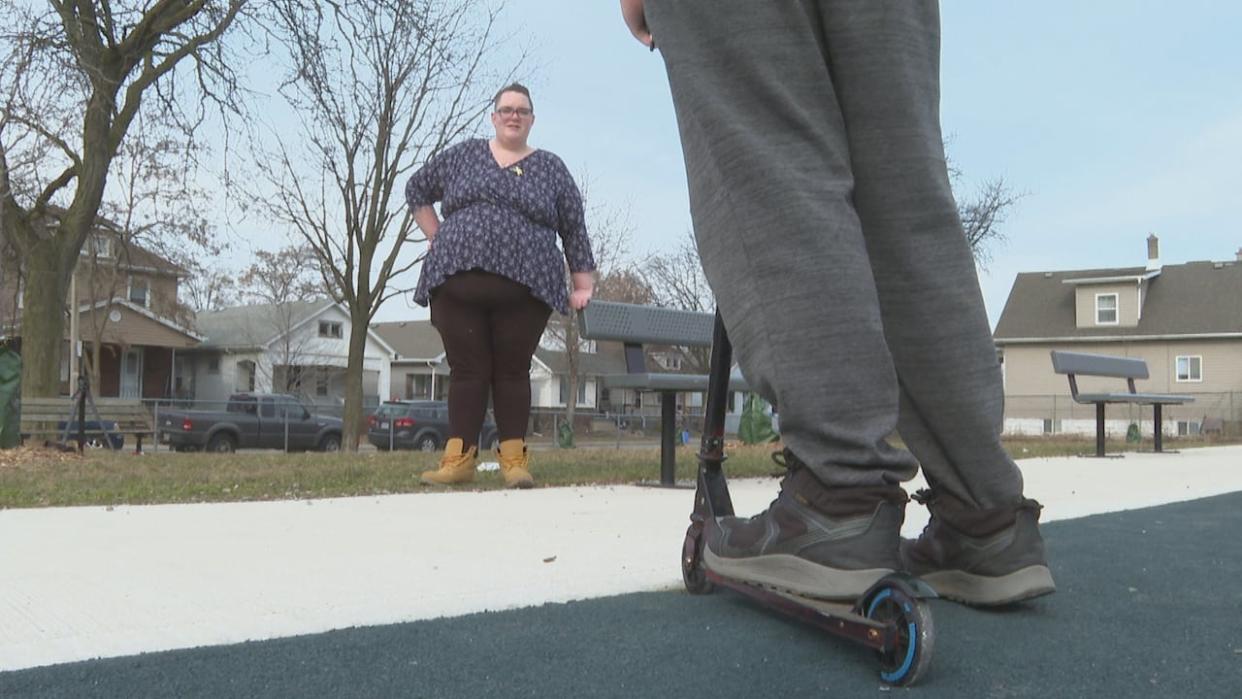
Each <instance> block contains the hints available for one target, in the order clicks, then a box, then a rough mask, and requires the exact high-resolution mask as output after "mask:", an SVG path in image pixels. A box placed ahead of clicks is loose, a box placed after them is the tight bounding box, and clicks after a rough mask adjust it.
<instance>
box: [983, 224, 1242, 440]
mask: <svg viewBox="0 0 1242 699" xmlns="http://www.w3.org/2000/svg"><path fill="white" fill-rule="evenodd" d="M1147 243H1148V261H1147V264H1146V265H1144V266H1141V267H1140V266H1135V267H1121V268H1110V269H1089V270H1074V271H1055V272H1028V273H1022V274H1019V275H1018V277H1017V279H1016V280H1015V281H1014V285H1013V289H1012V290H1011V291H1010V294H1009V299H1008V301H1007V302H1006V304H1005V309H1004V311H1003V312H1002V313H1001V317H1000V320H999V322H998V323H997V326H996V331H995V333H994V339H995V341H996V345H997V347H998V348H999V351H1000V353H1001V357H1002V366H1003V369H1004V378H1005V405H1006V410H1005V429H1006V431H1008V432H1020V433H1058V432H1079V433H1088V432H1093V431H1094V411H1093V407H1092V406H1090V405H1085V406H1084V405H1077V404H1075V403H1073V402H1072V401H1071V400H1070V391H1069V386H1068V382H1067V381H1066V379H1065V377H1064V376H1060V375H1057V374H1054V373H1053V371H1052V367H1051V362H1050V359H1049V352H1050V351H1051V350H1057V349H1060V350H1071V351H1075V352H1090V353H1097V354H1109V355H1116V356H1125V357H1137V358H1141V359H1144V360H1146V362H1147V366H1148V370H1149V371H1150V373H1151V377H1150V378H1149V379H1148V380H1146V381H1139V382H1138V383H1137V388H1138V390H1139V391H1151V392H1161V393H1179V394H1191V395H1194V396H1195V402H1194V403H1190V404H1187V405H1183V406H1177V407H1167V408H1166V409H1165V422H1164V425H1165V429H1166V430H1167V431H1169V432H1171V433H1174V434H1193V433H1196V432H1198V431H1199V430H1200V429H1208V430H1213V431H1215V430H1227V429H1232V430H1236V429H1237V428H1238V426H1239V424H1242V250H1239V251H1238V253H1237V259H1234V260H1229V261H1224V262H1211V261H1203V262H1188V263H1185V264H1176V265H1161V264H1160V252H1159V240H1158V239H1157V237H1156V236H1154V235H1152V236H1151V237H1149V238H1148V241H1147ZM1079 388H1080V390H1082V391H1084V392H1091V391H1097V390H1104V391H1114V390H1118V389H1120V390H1124V383H1121V384H1119V383H1118V382H1117V381H1116V380H1113V381H1109V380H1107V379H1087V378H1080V379H1079ZM1107 414H1108V418H1109V419H1108V424H1107V425H1106V429H1107V430H1108V431H1109V432H1110V433H1113V434H1125V433H1126V431H1127V429H1128V427H1129V425H1130V424H1131V423H1138V424H1140V425H1145V424H1150V415H1151V409H1150V407H1149V406H1134V405H1114V406H1111V407H1110V408H1109V410H1108V413H1107ZM1147 429H1150V428H1147Z"/></svg>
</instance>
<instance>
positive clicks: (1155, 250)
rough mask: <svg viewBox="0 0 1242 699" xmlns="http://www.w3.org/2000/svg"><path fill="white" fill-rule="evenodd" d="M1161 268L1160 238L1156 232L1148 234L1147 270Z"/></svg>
mask: <svg viewBox="0 0 1242 699" xmlns="http://www.w3.org/2000/svg"><path fill="white" fill-rule="evenodd" d="M1157 269H1160V239H1159V238H1157V237H1156V234H1155V233H1152V234H1151V235H1149V236H1147V271H1148V272H1151V271H1153V270H1157Z"/></svg>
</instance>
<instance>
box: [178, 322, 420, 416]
mask: <svg viewBox="0 0 1242 699" xmlns="http://www.w3.org/2000/svg"><path fill="white" fill-rule="evenodd" d="M197 325H198V330H199V332H200V333H201V334H202V335H203V336H204V340H203V342H202V344H200V345H198V346H197V347H194V348H193V349H191V350H188V351H186V352H184V353H182V355H181V356H180V357H179V360H180V363H179V364H178V366H177V371H176V377H177V379H176V381H177V384H176V385H177V387H178V389H179V390H178V395H181V396H185V397H193V398H194V399H195V400H196V401H200V402H202V401H208V402H210V401H223V400H225V399H227V398H228V396H229V394H231V393H235V392H238V391H260V392H266V391H272V392H276V393H294V394H299V395H302V396H304V397H305V398H306V399H307V400H308V402H311V403H315V404H318V405H319V406H320V407H321V408H331V407H332V406H340V405H341V404H342V403H343V401H344V396H345V370H346V367H347V366H348V364H349V336H350V318H349V312H348V311H347V310H346V309H345V307H344V306H342V305H341V304H339V303H336V302H334V301H331V300H327V299H311V300H307V301H294V302H290V303H284V304H259V305H252V306H235V307H232V308H226V309H223V310H220V311H215V312H209V313H200V314H199V315H198V319H197ZM395 353H396V352H395V351H394V350H393V348H392V346H391V345H389V344H388V342H386V341H385V340H384V339H383V338H382V337H380V336H379V335H378V334H377V333H376V332H375V331H374V330H369V331H368V333H367V341H366V348H365V352H364V355H363V367H362V394H363V406H364V407H367V406H374V405H377V404H378V403H379V402H380V401H381V400H382V399H383V398H386V397H387V395H386V391H385V390H382V389H386V388H387V387H388V385H389V383H390V379H389V363H390V362H391V361H392V357H393V355H394V354H395Z"/></svg>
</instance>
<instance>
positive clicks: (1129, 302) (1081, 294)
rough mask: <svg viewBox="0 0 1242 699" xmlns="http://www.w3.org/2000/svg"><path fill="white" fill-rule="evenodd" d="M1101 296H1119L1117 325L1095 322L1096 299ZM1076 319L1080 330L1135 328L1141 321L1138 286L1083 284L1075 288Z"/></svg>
mask: <svg viewBox="0 0 1242 699" xmlns="http://www.w3.org/2000/svg"><path fill="white" fill-rule="evenodd" d="M1100 294H1117V321H1118V322H1117V325H1116V326H1113V325H1108V326H1103V325H1099V324H1097V323H1096V322H1095V298H1096V297H1097V296H1099V295H1100ZM1074 297H1075V318H1077V324H1078V327H1080V328H1096V327H1122V328H1133V327H1135V326H1137V325H1138V321H1139V293H1138V286H1137V285H1136V284H1081V285H1079V286H1077V287H1076V288H1075V293H1074Z"/></svg>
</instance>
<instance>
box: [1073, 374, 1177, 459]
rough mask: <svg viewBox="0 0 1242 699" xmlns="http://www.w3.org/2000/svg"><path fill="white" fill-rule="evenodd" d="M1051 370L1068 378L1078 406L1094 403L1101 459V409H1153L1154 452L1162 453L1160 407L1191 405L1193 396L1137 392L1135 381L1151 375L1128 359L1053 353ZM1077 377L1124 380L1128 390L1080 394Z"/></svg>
mask: <svg viewBox="0 0 1242 699" xmlns="http://www.w3.org/2000/svg"><path fill="white" fill-rule="evenodd" d="M1052 369H1053V370H1054V371H1055V372H1056V373H1058V374H1065V375H1067V376H1068V377H1069V385H1070V394H1071V395H1072V396H1073V398H1074V401H1075V402H1077V403H1083V404H1087V403H1094V404H1095V455H1096V456H1104V406H1105V405H1107V404H1109V403H1135V404H1138V405H1150V406H1152V413H1153V415H1154V419H1153V422H1154V423H1155V428H1156V437H1155V451H1157V452H1160V451H1163V450H1164V443H1163V440H1162V436H1163V435H1162V427H1161V418H1162V410H1161V409H1162V408H1163V407H1164V406H1166V405H1182V404H1184V403H1191V402H1194V399H1195V398H1194V396H1186V395H1177V394H1173V393H1139V392H1138V391H1137V390H1136V389H1135V387H1134V381H1135V379H1146V378H1148V377H1149V376H1150V374H1149V373H1148V371H1147V362H1145V361H1143V360H1142V359H1134V358H1131V357H1111V356H1109V355H1106V354H1085V353H1082V352H1060V351H1057V350H1053V352H1052ZM1078 376H1106V377H1111V378H1118V379H1125V380H1126V385H1127V386H1128V387H1129V389H1130V390H1129V391H1128V392H1125V393H1079V392H1078V381H1077V379H1076V377H1078Z"/></svg>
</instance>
